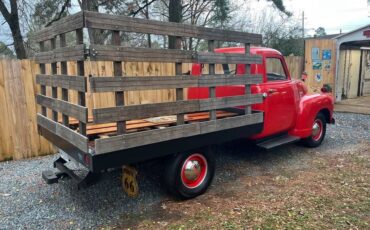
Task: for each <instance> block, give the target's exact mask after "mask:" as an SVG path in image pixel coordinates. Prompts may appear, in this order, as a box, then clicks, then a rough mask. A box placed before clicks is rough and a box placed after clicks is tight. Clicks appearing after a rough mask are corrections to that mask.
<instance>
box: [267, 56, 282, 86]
mask: <svg viewBox="0 0 370 230" xmlns="http://www.w3.org/2000/svg"><path fill="white" fill-rule="evenodd" d="M266 75H267V80H268V81H281V80H286V79H287V76H286V74H285V71H284V68H283V63H281V60H280V59H279V58H266Z"/></svg>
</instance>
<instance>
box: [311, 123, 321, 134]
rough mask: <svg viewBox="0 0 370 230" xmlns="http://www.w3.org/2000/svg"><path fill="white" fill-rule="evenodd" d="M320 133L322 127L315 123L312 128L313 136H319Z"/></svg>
mask: <svg viewBox="0 0 370 230" xmlns="http://www.w3.org/2000/svg"><path fill="white" fill-rule="evenodd" d="M319 133H320V125H319V124H318V123H317V122H315V123H314V124H313V126H312V136H317V135H319Z"/></svg>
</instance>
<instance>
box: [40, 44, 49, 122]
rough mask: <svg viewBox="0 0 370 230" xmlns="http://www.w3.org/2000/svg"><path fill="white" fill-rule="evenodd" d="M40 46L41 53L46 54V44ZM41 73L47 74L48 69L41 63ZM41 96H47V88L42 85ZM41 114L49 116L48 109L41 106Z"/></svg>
mask: <svg viewBox="0 0 370 230" xmlns="http://www.w3.org/2000/svg"><path fill="white" fill-rule="evenodd" d="M39 44H40V52H44V51H45V43H44V42H43V41H42V42H40V43H39ZM40 73H41V74H45V73H46V68H45V63H40ZM40 93H41V95H44V96H45V95H46V86H45V85H41V92H40ZM41 114H42V115H43V116H45V117H46V116H47V114H46V107H44V106H41Z"/></svg>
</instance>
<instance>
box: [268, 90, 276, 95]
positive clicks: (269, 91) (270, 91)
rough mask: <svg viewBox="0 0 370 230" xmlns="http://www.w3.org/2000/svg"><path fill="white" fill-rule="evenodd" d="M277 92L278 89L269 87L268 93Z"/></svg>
mask: <svg viewBox="0 0 370 230" xmlns="http://www.w3.org/2000/svg"><path fill="white" fill-rule="evenodd" d="M276 92H277V89H269V90H268V93H269V94H273V93H276Z"/></svg>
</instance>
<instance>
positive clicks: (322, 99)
mask: <svg viewBox="0 0 370 230" xmlns="http://www.w3.org/2000/svg"><path fill="white" fill-rule="evenodd" d="M333 109H334V99H333V97H332V95H330V94H313V95H305V96H303V97H302V98H301V100H300V102H299V106H298V113H297V121H296V125H295V128H294V129H293V130H291V131H289V134H290V135H293V136H298V137H301V138H305V137H309V136H310V135H311V133H312V124H313V122H314V119H315V117H316V115H317V114H318V113H319V112H322V113H323V114H324V115H325V117H326V122H327V123H330V122H332V120H333Z"/></svg>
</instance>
